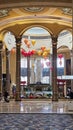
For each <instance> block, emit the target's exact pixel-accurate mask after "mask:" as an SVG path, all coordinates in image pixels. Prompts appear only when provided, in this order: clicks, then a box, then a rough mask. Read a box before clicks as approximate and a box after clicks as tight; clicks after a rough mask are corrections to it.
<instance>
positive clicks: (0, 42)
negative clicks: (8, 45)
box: [0, 40, 3, 49]
mask: <svg viewBox="0 0 73 130" xmlns="http://www.w3.org/2000/svg"><path fill="white" fill-rule="evenodd" d="M2 46H3V44H2V41H1V40H0V49H2Z"/></svg>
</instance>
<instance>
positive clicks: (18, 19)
mask: <svg viewBox="0 0 73 130" xmlns="http://www.w3.org/2000/svg"><path fill="white" fill-rule="evenodd" d="M33 25H34V26H35V25H40V26H44V27H46V28H49V29H50V31H51V32H52V33H56V34H58V33H59V32H60V31H61V30H63V29H66V28H69V29H71V28H72V1H71V0H55V1H54V0H49V2H48V0H45V2H44V0H41V2H39V1H38V0H37V2H36V1H35V0H31V1H30V0H29V2H27V1H26V0H21V2H20V0H18V2H16V0H8V1H6V0H0V31H2V30H9V31H12V32H13V33H15V34H16V35H19V34H20V33H21V32H22V30H25V28H27V27H28V26H33Z"/></svg>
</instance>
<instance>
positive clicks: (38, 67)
mask: <svg viewBox="0 0 73 130" xmlns="http://www.w3.org/2000/svg"><path fill="white" fill-rule="evenodd" d="M41 69H42V68H41V58H37V62H36V82H41Z"/></svg>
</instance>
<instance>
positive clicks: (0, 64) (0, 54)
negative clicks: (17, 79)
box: [0, 41, 2, 97]
mask: <svg viewBox="0 0 73 130" xmlns="http://www.w3.org/2000/svg"><path fill="white" fill-rule="evenodd" d="M1 96H2V41H0V97H1Z"/></svg>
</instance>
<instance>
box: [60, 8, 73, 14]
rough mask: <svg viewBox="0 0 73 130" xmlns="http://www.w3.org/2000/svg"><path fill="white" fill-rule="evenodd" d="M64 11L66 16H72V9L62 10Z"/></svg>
mask: <svg viewBox="0 0 73 130" xmlns="http://www.w3.org/2000/svg"><path fill="white" fill-rule="evenodd" d="M62 11H63V13H64V14H66V15H72V9H71V8H62Z"/></svg>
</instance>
